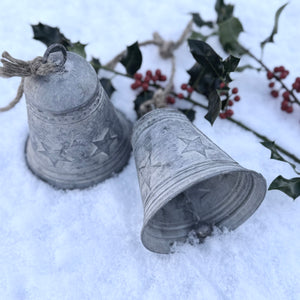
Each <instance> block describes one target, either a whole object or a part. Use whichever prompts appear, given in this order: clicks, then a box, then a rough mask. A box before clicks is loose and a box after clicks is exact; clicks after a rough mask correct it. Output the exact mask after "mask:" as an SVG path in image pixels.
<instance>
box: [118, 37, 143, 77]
mask: <svg viewBox="0 0 300 300" xmlns="http://www.w3.org/2000/svg"><path fill="white" fill-rule="evenodd" d="M120 62H121V64H122V65H123V66H124V67H125V68H126V72H127V74H129V75H133V74H134V73H136V71H137V70H138V69H139V68H140V67H141V65H142V52H141V50H140V48H139V44H138V42H135V43H134V44H132V45H131V46H128V47H127V51H126V54H125V56H123V58H122V59H121V61H120Z"/></svg>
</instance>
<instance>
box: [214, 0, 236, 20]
mask: <svg viewBox="0 0 300 300" xmlns="http://www.w3.org/2000/svg"><path fill="white" fill-rule="evenodd" d="M233 10H234V6H233V5H231V4H225V3H224V1H223V0H217V1H216V4H215V11H216V12H217V14H218V19H217V23H221V22H224V21H226V20H227V19H229V18H231V17H232V16H233Z"/></svg>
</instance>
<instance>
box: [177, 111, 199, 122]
mask: <svg viewBox="0 0 300 300" xmlns="http://www.w3.org/2000/svg"><path fill="white" fill-rule="evenodd" d="M178 110H179V111H181V112H182V113H183V114H184V115H186V117H187V118H188V119H189V120H190V121H191V122H193V121H194V120H195V116H196V111H195V110H193V109H192V108H191V109H178Z"/></svg>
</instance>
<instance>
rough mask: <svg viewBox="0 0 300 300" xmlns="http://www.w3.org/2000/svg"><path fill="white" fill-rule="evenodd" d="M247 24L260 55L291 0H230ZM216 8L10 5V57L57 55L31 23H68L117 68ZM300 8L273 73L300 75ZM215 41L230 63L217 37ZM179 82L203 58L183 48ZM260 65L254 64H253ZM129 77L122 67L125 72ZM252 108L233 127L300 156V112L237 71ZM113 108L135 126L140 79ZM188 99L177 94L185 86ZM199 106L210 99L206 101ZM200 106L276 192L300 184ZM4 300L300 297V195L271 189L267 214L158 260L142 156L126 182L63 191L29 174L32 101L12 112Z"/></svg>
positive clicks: (149, 64) (125, 86) (4, 90)
mask: <svg viewBox="0 0 300 300" xmlns="http://www.w3.org/2000/svg"><path fill="white" fill-rule="evenodd" d="M232 2H233V3H234V4H235V5H236V15H238V16H239V17H240V19H241V21H242V23H243V25H244V28H245V32H244V33H243V34H242V36H241V40H242V41H243V43H244V44H245V45H246V46H248V47H249V48H250V49H251V50H252V51H253V52H254V53H255V54H257V55H260V48H259V42H260V41H261V40H263V39H264V38H265V37H266V36H267V35H268V34H270V32H271V28H272V26H273V22H274V14H275V11H276V9H277V8H278V7H279V6H281V5H282V4H284V2H285V1H281V0H273V1H258V0H253V1H248V0H241V1H232ZM213 4H214V1H209V0H203V1H201V2H199V1H198V2H195V1H193V0H185V1H158V0H152V1H138V0H126V1H116V0H110V1H108V0H103V1H97V0H94V1H79V0H78V1H75V0H73V1H69V0H65V1H57V0H52V1H37V0H30V1H29V0H27V1H15V2H14V4H12V2H11V1H8V0H2V1H1V2H0V19H1V28H0V39H1V49H0V50H1V52H2V51H4V50H7V51H9V52H10V53H11V54H12V55H13V56H15V57H18V58H21V59H24V60H29V59H32V58H34V57H35V56H37V55H42V54H43V53H44V51H45V47H44V45H43V44H42V43H40V42H38V41H35V40H33V39H32V30H31V27H30V24H37V23H38V22H42V23H45V24H48V25H51V26H58V27H59V28H60V29H61V31H62V32H63V33H64V34H65V35H66V36H67V37H68V38H70V39H71V40H72V41H77V40H80V41H81V42H84V43H88V46H87V47H86V50H87V53H88V58H91V57H92V56H94V57H100V59H101V61H102V62H107V61H108V60H110V59H111V58H112V57H113V56H114V55H115V54H117V53H119V52H120V51H122V50H123V49H124V48H125V46H126V45H129V44H132V43H133V42H135V41H136V40H138V41H143V40H147V39H149V38H151V36H152V33H153V32H154V31H156V30H158V31H159V32H160V34H161V35H162V36H163V37H165V38H167V39H173V40H177V38H178V37H179V35H180V33H181V32H182V30H183V29H184V27H185V25H186V24H187V22H188V21H189V19H190V16H189V14H188V13H190V12H197V11H199V12H200V13H201V15H202V16H203V18H205V19H211V18H214V17H215V13H214V9H213ZM299 10H300V2H299V1H291V2H290V4H289V5H288V6H287V7H286V9H285V10H284V12H283V14H282V16H281V20H280V25H279V34H278V35H277V36H276V37H275V41H276V44H274V45H273V44H272V45H271V44H269V45H267V46H266V48H265V54H264V59H265V62H266V64H267V65H270V66H271V67H273V66H276V65H281V64H282V65H285V66H286V67H287V68H288V69H289V70H290V74H291V75H290V76H289V77H288V79H287V82H288V84H291V83H292V80H293V79H294V78H295V77H296V76H299V71H300V60H299V49H298V47H299V43H298V40H299ZM210 43H211V45H212V46H213V47H214V48H215V49H216V50H217V51H218V52H219V53H220V54H221V55H222V56H223V57H225V54H224V52H223V51H222V50H221V48H220V46H219V45H218V42H217V40H216V39H213V38H212V39H211V40H210ZM143 55H144V63H143V66H142V71H145V70H147V69H152V70H153V69H156V68H157V67H160V68H161V69H162V70H163V71H164V72H165V73H166V74H169V72H170V69H171V65H170V61H162V60H161V59H160V58H159V56H158V54H157V51H156V49H155V47H153V46H148V47H146V48H144V49H143ZM176 59H177V74H176V77H175V85H176V87H179V86H180V84H181V83H183V82H185V81H187V78H188V76H187V74H186V72H185V71H186V70H187V69H188V68H190V67H191V65H192V62H193V59H192V57H191V55H190V54H189V52H188V49H187V46H186V45H184V46H182V47H181V48H180V49H178V50H177V51H176ZM248 62H250V59H247V58H244V59H243V61H242V63H241V64H246V63H248ZM118 68H119V69H120V70H123V68H122V66H119V67H118ZM234 79H235V81H234V82H233V85H232V86H238V87H239V89H240V95H241V97H242V100H241V101H240V102H239V103H238V104H237V105H235V107H234V111H235V117H236V118H237V119H239V120H242V121H243V122H245V123H246V124H247V125H248V126H251V127H252V128H253V129H255V130H257V131H259V132H261V133H262V134H264V135H266V136H268V137H269V138H271V139H274V140H276V142H278V144H280V145H282V146H283V147H286V148H287V149H288V150H289V151H291V152H293V153H294V154H296V155H297V156H298V157H299V156H300V148H299V122H300V118H299V112H300V110H299V108H297V109H296V111H295V112H294V113H293V114H292V115H287V114H285V113H282V112H281V111H280V105H279V100H273V99H272V98H271V97H270V96H269V90H268V87H267V80H266V78H265V74H263V73H261V74H260V73H256V72H255V71H251V70H250V71H245V72H244V73H242V74H237V75H234ZM18 83H19V79H17V78H14V79H9V80H8V79H1V80H0V90H1V99H0V102H1V103H0V104H1V106H4V105H5V104H6V103H7V102H9V101H10V100H11V99H12V98H13V97H14V95H15V92H16V88H17V86H18ZM113 83H114V85H115V86H116V87H117V88H118V91H117V92H116V93H115V94H114V95H113V99H112V101H113V103H114V104H115V106H116V107H118V108H119V109H120V110H122V111H123V112H124V113H125V114H126V115H127V116H128V118H129V119H131V120H132V121H135V113H134V111H133V104H132V100H133V99H134V92H133V91H132V90H131V89H130V87H129V86H130V84H131V81H130V80H128V79H126V78H125V79H124V78H120V77H115V78H114V79H113ZM178 91H179V90H178ZM199 99H200V100H201V97H200V98H199ZM204 114H205V111H203V110H201V109H198V110H197V119H196V121H195V125H196V126H197V127H199V128H200V129H201V130H202V131H203V132H204V133H205V134H206V135H207V136H209V137H210V138H211V139H212V140H213V141H214V142H215V143H217V144H218V145H219V146H220V147H221V148H222V149H223V150H225V151H226V152H227V153H228V154H229V155H230V156H232V157H233V158H234V159H235V160H236V161H238V162H239V163H240V164H241V165H243V166H244V167H247V168H251V169H253V170H255V171H257V172H260V173H262V174H263V175H264V176H265V178H266V180H267V182H268V184H270V182H271V181H272V180H273V179H274V178H275V177H276V176H277V175H279V174H281V175H283V176H284V177H287V178H291V177H295V173H294V172H293V171H292V169H291V167H290V166H288V165H287V164H284V163H281V162H278V161H274V160H270V159H269V156H270V153H269V151H268V150H267V149H265V148H264V147H262V146H261V145H260V143H259V140H258V139H257V138H256V137H255V136H254V135H253V134H251V133H248V132H245V131H243V130H242V129H240V128H238V127H236V126H235V125H234V124H231V123H230V122H228V121H224V120H217V121H216V123H215V125H214V126H213V127H211V126H210V124H209V123H208V122H207V121H206V120H205V119H204V118H203V116H204ZM0 128H1V129H0V137H1V139H0V171H1V178H0V241H1V242H0V274H1V276H0V299H1V300H2V299H3V300H8V299H9V300H10V299H18V300H19V299H45V300H46V299H64V300H68V299H70V300H71V299H72V300H74V299H80V300H83V299H245V300H246V299H300V256H299V253H300V240H299V228H300V218H299V213H300V199H297V200H296V201H292V200H291V199H290V198H288V197H287V196H286V195H284V194H283V193H281V192H279V191H269V192H268V193H267V195H266V198H265V200H264V202H263V203H262V205H261V206H260V208H259V209H258V210H257V212H256V213H255V214H254V215H253V216H252V217H251V218H250V219H249V220H248V221H247V222H245V223H244V224H243V225H241V226H240V227H239V228H238V229H236V230H235V231H233V232H228V231H224V232H221V231H220V230H215V231H214V234H213V236H212V237H209V238H207V239H206V241H205V243H203V244H201V245H194V246H191V245H189V244H185V245H182V246H178V247H176V251H175V253H174V254H170V255H160V254H155V253H152V252H149V251H148V250H146V249H145V248H144V247H143V246H142V244H141V241H140V230H141V227H142V222H143V208H142V202H141V198H140V194H139V187H138V181H137V176H136V170H135V164H134V159H133V157H131V159H130V161H129V164H128V166H127V167H126V168H125V169H124V170H123V172H122V173H120V174H119V175H118V176H116V177H113V178H110V179H108V180H106V181H105V182H103V183H101V184H99V185H97V186H95V187H93V188H89V189H86V190H82V191H79V190H74V191H67V192H65V191H59V190H55V189H53V188H52V187H50V186H48V185H47V184H46V183H44V182H42V181H40V180H38V179H37V178H36V177H34V176H33V175H32V174H31V173H30V171H29V170H28V169H27V167H26V164H25V160H24V152H23V151H24V143H25V140H26V136H27V134H28V126H27V112H26V106H25V101H24V99H22V101H21V103H19V104H18V105H17V106H16V107H15V108H14V109H13V110H11V111H9V112H6V113H1V114H0Z"/></svg>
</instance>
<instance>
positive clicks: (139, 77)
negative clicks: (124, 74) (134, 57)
mask: <svg viewBox="0 0 300 300" xmlns="http://www.w3.org/2000/svg"><path fill="white" fill-rule="evenodd" d="M133 78H134V79H136V80H141V79H142V78H143V75H142V74H141V73H135V74H134V75H133Z"/></svg>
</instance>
